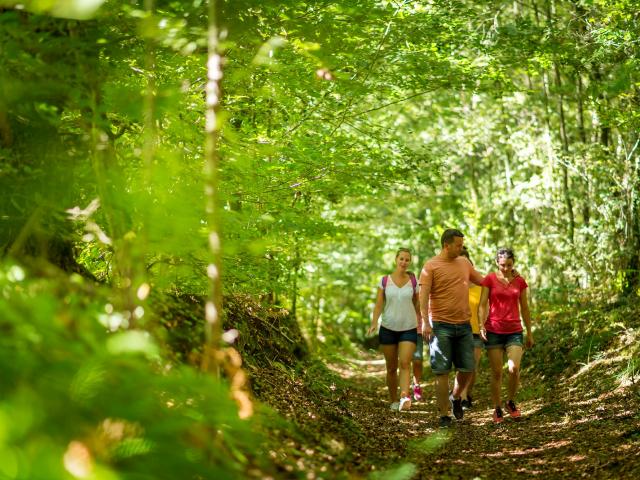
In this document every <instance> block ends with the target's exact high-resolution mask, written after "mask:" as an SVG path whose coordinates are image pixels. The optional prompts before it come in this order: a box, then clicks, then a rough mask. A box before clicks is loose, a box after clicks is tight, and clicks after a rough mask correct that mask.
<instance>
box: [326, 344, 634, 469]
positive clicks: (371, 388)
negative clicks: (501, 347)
mask: <svg viewBox="0 0 640 480" xmlns="http://www.w3.org/2000/svg"><path fill="white" fill-rule="evenodd" d="M365 358H367V360H364V361H363V360H357V361H347V362H346V363H344V364H342V365H333V366H331V368H332V369H334V370H335V371H337V372H338V373H339V374H340V375H341V376H342V377H343V378H345V379H348V380H349V382H350V383H351V384H352V391H351V394H350V396H349V399H348V405H349V407H348V408H349V409H350V412H351V414H352V416H353V419H354V421H355V422H356V423H357V424H358V425H359V426H360V428H361V429H362V431H363V432H364V433H365V439H364V440H363V442H362V445H361V446H359V448H358V452H359V455H360V458H358V459H356V460H357V461H358V463H361V465H360V466H361V469H362V470H364V469H368V470H370V471H380V470H386V469H390V468H393V467H394V466H396V467H397V466H400V465H403V464H408V463H410V464H413V466H410V465H409V466H408V467H410V468H405V469H404V471H405V474H404V475H405V476H402V475H401V476H399V477H397V478H423V479H431V478H470V479H473V478H480V479H485V478H486V479H489V478H491V479H494V478H515V477H517V476H520V477H523V478H590V479H591V478H616V479H617V478H625V479H626V478H629V479H638V478H640V413H639V410H638V406H639V404H640V402H639V401H638V398H639V397H638V392H637V386H636V387H635V391H634V390H633V388H627V389H621V388H619V389H617V390H611V391H607V392H604V393H599V394H598V393H596V392H597V388H596V389H594V388H593V384H591V385H588V383H585V382H583V383H582V384H581V385H578V386H576V385H575V384H571V383H570V381H571V379H567V380H566V381H564V382H563V383H559V384H557V385H553V386H552V385H551V384H550V383H544V382H543V381H542V380H537V379H535V378H527V377H528V376H527V374H526V373H525V374H523V376H522V382H523V384H524V386H525V387H527V388H526V389H524V390H523V391H522V395H521V399H522V400H521V401H520V402H519V405H520V406H521V408H522V412H523V417H522V418H521V419H520V420H517V421H516V420H513V419H511V418H508V415H507V418H505V421H504V422H503V423H502V424H501V425H494V424H493V423H492V420H491V414H492V410H491V409H490V406H489V403H490V402H489V393H488V385H489V376H488V371H487V368H486V365H485V364H484V363H483V367H482V370H481V372H480V375H479V379H478V381H477V383H476V391H475V400H474V408H473V409H472V410H468V411H466V413H465V417H464V419H463V420H462V421H454V425H453V426H452V428H450V429H446V430H440V429H439V428H438V426H437V420H438V417H437V413H436V406H435V398H434V393H433V392H434V387H433V377H432V376H431V375H430V373H429V372H428V368H426V369H425V373H426V375H425V381H424V384H423V393H424V396H425V401H423V402H418V403H415V402H414V404H413V406H412V409H411V411H410V412H403V413H398V412H392V411H390V410H389V401H388V395H387V391H386V387H385V384H384V382H385V380H384V375H385V368H384V361H381V360H380V357H379V356H371V355H368V356H367V355H365ZM485 363H486V362H485ZM593 380H594V381H597V378H595V379H593ZM527 382H529V383H527ZM585 386H589V387H591V388H586V387H585ZM505 415H506V414H505ZM354 447H355V446H354ZM354 449H355V448H354ZM381 459H384V460H383V461H381ZM405 467H406V465H405ZM406 472H408V473H406ZM411 472H414V474H413V476H412V475H411ZM386 475H388V473H387V474H383V475H382V476H381V477H380V478H385V476H386Z"/></svg>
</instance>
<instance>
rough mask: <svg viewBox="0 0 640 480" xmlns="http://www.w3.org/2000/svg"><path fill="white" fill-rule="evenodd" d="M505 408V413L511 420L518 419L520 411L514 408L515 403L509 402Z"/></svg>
mask: <svg viewBox="0 0 640 480" xmlns="http://www.w3.org/2000/svg"><path fill="white" fill-rule="evenodd" d="M505 408H506V409H507V412H509V415H511V418H520V415H521V413H520V409H519V408H518V407H516V402H514V401H513V400H509V401H508V402H507V404H506V405H505Z"/></svg>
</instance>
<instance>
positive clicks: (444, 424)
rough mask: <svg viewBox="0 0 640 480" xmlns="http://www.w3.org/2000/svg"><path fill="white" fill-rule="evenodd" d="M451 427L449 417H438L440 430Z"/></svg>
mask: <svg viewBox="0 0 640 480" xmlns="http://www.w3.org/2000/svg"><path fill="white" fill-rule="evenodd" d="M450 426H451V417H449V416H444V417H440V428H449V427H450Z"/></svg>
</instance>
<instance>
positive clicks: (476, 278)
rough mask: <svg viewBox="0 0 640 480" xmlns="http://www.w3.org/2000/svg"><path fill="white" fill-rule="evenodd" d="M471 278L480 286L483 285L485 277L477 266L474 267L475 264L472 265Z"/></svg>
mask: <svg viewBox="0 0 640 480" xmlns="http://www.w3.org/2000/svg"><path fill="white" fill-rule="evenodd" d="M469 280H471V281H472V282H473V283H475V284H476V285H480V286H482V282H483V281H484V277H483V276H482V275H481V274H480V273H478V271H477V270H476V269H475V268H473V265H470V270H469Z"/></svg>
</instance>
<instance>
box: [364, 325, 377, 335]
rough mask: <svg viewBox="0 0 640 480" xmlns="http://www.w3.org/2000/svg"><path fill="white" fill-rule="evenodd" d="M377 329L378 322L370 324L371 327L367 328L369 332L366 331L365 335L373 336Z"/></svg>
mask: <svg viewBox="0 0 640 480" xmlns="http://www.w3.org/2000/svg"><path fill="white" fill-rule="evenodd" d="M377 329H378V322H375V323H372V324H371V326H370V327H369V330H367V335H373V334H374V333H375V331H376V330H377Z"/></svg>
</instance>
